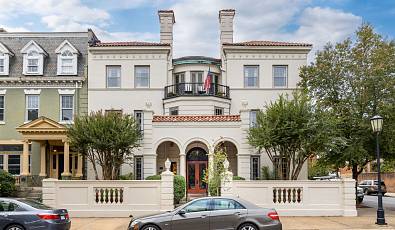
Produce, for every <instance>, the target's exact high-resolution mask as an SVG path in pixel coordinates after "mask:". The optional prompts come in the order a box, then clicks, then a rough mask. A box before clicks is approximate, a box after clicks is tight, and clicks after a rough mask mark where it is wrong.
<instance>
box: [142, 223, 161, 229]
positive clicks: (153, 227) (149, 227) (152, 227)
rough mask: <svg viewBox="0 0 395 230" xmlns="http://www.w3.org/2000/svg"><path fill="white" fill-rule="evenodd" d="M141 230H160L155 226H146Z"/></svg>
mask: <svg viewBox="0 0 395 230" xmlns="http://www.w3.org/2000/svg"><path fill="white" fill-rule="evenodd" d="M141 230H160V229H159V228H158V227H157V226H155V225H151V224H150V225H145V226H144V227H143V228H142V229H141Z"/></svg>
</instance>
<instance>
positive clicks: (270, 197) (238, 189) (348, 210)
mask: <svg viewBox="0 0 395 230" xmlns="http://www.w3.org/2000/svg"><path fill="white" fill-rule="evenodd" d="M221 194H222V196H237V197H240V198H242V199H244V200H247V201H250V202H252V203H254V204H256V205H258V206H260V207H264V208H275V209H276V210H277V212H278V213H279V215H280V216H357V210H356V204H355V203H356V202H355V180H352V179H343V180H339V181H310V180H297V181H283V180H282V181H280V180H278V181H277V180H268V181H233V180H232V178H227V179H226V180H224V181H223V186H222V189H221Z"/></svg>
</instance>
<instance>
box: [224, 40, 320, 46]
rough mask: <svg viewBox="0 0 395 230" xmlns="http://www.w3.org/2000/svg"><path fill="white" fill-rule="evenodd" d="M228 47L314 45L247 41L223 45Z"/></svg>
mask: <svg viewBox="0 0 395 230" xmlns="http://www.w3.org/2000/svg"><path fill="white" fill-rule="evenodd" d="M223 45H226V46H304V47H311V46H313V45H312V44H308V43H299V42H276V41H246V42H235V43H227V42H225V43H223Z"/></svg>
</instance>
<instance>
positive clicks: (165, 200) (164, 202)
mask: <svg viewBox="0 0 395 230" xmlns="http://www.w3.org/2000/svg"><path fill="white" fill-rule="evenodd" d="M170 165H171V162H170V160H169V159H167V160H166V162H165V167H166V171H164V172H163V173H162V174H161V186H160V209H161V211H169V210H173V209H174V189H173V186H174V185H173V181H174V174H173V173H172V172H170Z"/></svg>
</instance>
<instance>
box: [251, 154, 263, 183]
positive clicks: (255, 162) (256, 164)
mask: <svg viewBox="0 0 395 230" xmlns="http://www.w3.org/2000/svg"><path fill="white" fill-rule="evenodd" d="M260 169H261V162H260V157H259V156H252V157H251V180H259V178H260Z"/></svg>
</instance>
